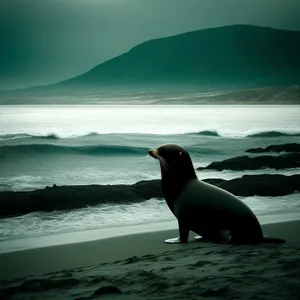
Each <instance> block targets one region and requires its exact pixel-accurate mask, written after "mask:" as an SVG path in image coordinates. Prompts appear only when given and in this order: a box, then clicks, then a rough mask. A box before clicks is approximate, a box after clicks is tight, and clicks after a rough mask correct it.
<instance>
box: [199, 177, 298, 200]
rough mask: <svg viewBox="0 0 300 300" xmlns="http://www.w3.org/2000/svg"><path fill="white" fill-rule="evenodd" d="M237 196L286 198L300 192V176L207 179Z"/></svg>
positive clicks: (208, 181)
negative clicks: (285, 196)
mask: <svg viewBox="0 0 300 300" xmlns="http://www.w3.org/2000/svg"><path fill="white" fill-rule="evenodd" d="M204 181H205V182H207V183H210V184H213V185H216V186H218V187H220V188H222V189H224V190H226V191H228V192H230V193H232V194H234V195H237V196H244V197H248V196H254V195H257V196H273V197H275V196H284V195H289V194H292V193H295V192H296V191H300V175H292V176H285V175H281V174H261V175H244V176H242V177H240V178H234V179H231V180H224V179H206V180H204Z"/></svg>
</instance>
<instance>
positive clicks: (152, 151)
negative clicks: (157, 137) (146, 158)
mask: <svg viewBox="0 0 300 300" xmlns="http://www.w3.org/2000/svg"><path fill="white" fill-rule="evenodd" d="M148 153H149V155H150V156H152V157H154V158H158V154H157V150H156V149H150V150H149V151H148Z"/></svg>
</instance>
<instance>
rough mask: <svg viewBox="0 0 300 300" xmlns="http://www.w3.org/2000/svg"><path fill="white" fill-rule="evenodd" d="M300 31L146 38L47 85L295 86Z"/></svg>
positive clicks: (227, 30) (248, 29)
mask: <svg viewBox="0 0 300 300" xmlns="http://www.w3.org/2000/svg"><path fill="white" fill-rule="evenodd" d="M299 53H300V32H297V31H287V30H278V29H271V28H264V27H256V26H248V25H235V26H226V27H219V28H211V29H205V30H198V31H193V32H188V33H184V34H180V35H176V36H172V37H167V38H161V39H155V40H150V41H147V42H145V43H142V44H140V45H138V46H136V47H134V48H132V49H131V50H130V51H129V52H127V53H125V54H123V55H120V56H118V57H116V58H114V59H111V60H109V61H107V62H105V63H102V64H100V65H98V66H96V67H95V68H93V69H92V70H90V71H89V72H87V73H85V74H83V75H80V76H78V77H75V78H72V79H70V80H67V81H64V82H61V83H59V84H56V85H52V86H51V87H52V88H55V89H59V90H60V89H61V90H65V89H69V88H71V89H79V90H82V89H83V90H86V89H87V90H90V89H97V88H103V87H106V86H112V85H113V86H119V87H128V86H131V87H138V86H142V87H151V86H156V87H159V86H170V87H171V86H176V87H178V85H179V86H181V87H186V86H188V87H198V88H200V89H204V90H214V89H239V88H255V87H263V86H278V85H291V84H297V83H299V82H300V56H299Z"/></svg>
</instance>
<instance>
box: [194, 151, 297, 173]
mask: <svg viewBox="0 0 300 300" xmlns="http://www.w3.org/2000/svg"><path fill="white" fill-rule="evenodd" d="M261 168H273V169H276V170H279V169H286V168H300V153H295V152H292V153H288V154H283V155H279V156H272V155H264V156H258V157H249V156H246V155H244V156H238V157H234V158H229V159H226V160H223V161H220V162H212V163H211V164H209V165H208V166H207V167H199V168H198V169H197V170H217V171H222V170H233V171H240V170H257V169H261Z"/></svg>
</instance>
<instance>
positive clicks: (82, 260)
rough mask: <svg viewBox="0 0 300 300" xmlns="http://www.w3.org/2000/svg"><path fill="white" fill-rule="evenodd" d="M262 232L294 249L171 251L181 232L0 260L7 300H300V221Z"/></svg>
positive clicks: (190, 247) (198, 247)
mask: <svg viewBox="0 0 300 300" xmlns="http://www.w3.org/2000/svg"><path fill="white" fill-rule="evenodd" d="M263 229H264V233H265V234H267V235H269V236H275V237H279V238H284V239H286V240H287V243H286V244H260V245H217V244H212V243H204V242H195V241H193V236H194V235H193V234H190V242H189V243H187V244H181V245H167V244H164V243H163V240H164V239H166V238H170V237H175V236H177V230H165V231H155V232H146V233H138V234H131V235H125V236H119V237H113V238H105V239H99V240H94V241H88V242H80V243H72V244H66V245H56V246H49V247H42V248H37V249H27V250H23V251H15V252H9V253H1V254H0V280H1V282H0V299H1V300H2V299H32V297H36V298H37V299H40V298H41V299H53V297H55V298H56V299H90V298H95V297H96V298H97V297H98V296H99V297H100V296H101V295H102V296H103V295H106V296H107V297H108V298H109V297H111V298H112V299H118V298H119V297H120V299H121V298H122V299H144V298H145V297H146V298H147V299H161V298H162V299H171V298H172V299H183V298H188V299H199V298H201V297H213V298H217V299H218V298H219V299H229V298H230V299H231V298H238V299H250V298H251V299H299V292H300V288H299V287H300V234H299V232H300V221H290V222H281V223H272V224H266V225H263ZM49 273H50V274H49ZM18 278H20V279H18Z"/></svg>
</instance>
